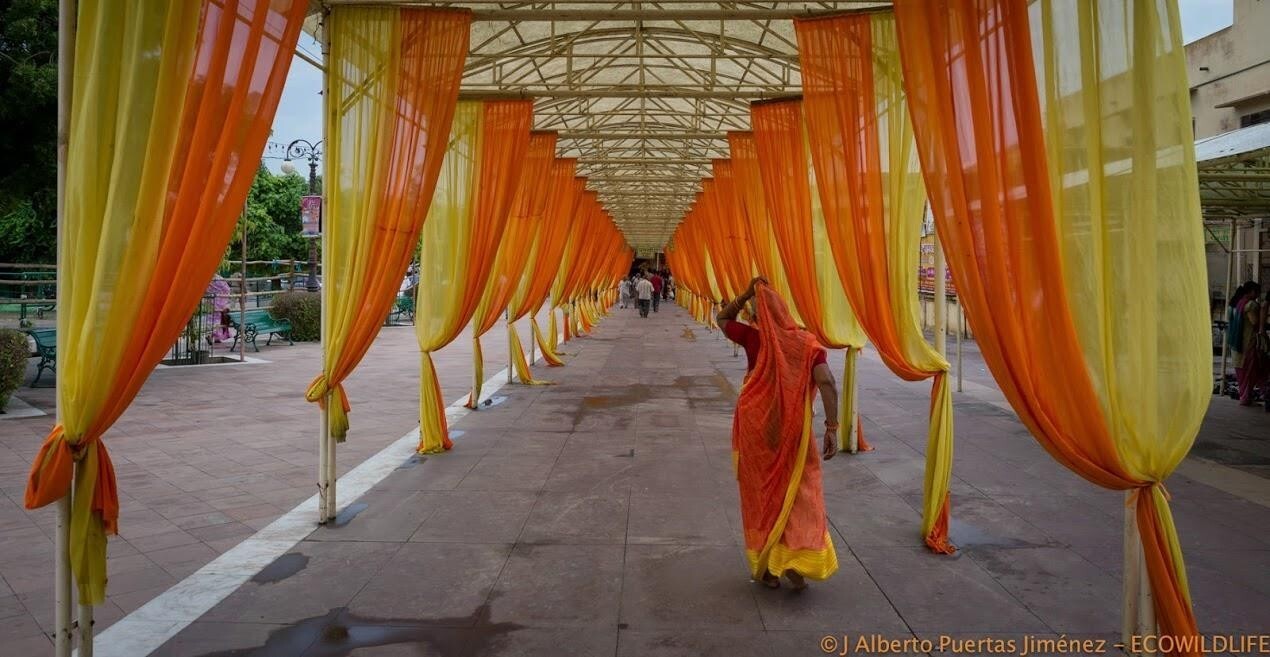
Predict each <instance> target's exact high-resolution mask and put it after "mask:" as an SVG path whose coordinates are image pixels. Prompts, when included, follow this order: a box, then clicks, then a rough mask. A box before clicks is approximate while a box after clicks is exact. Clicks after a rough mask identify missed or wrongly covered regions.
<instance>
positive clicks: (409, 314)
mask: <svg viewBox="0 0 1270 657" xmlns="http://www.w3.org/2000/svg"><path fill="white" fill-rule="evenodd" d="M413 291H414V290H411V292H413ZM414 318H415V299H414V296H413V295H411V294H403V295H401V296H399V297H397V302H396V303H395V304H393V307H392V310H391V311H389V313H388V319H387V320H385V321H384V324H385V325H388V326H392V325H394V324H397V323H399V322H401V320H403V319H404V320H406V321H408V322H413V321H414Z"/></svg>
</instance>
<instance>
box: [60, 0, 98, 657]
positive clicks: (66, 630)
mask: <svg viewBox="0 0 1270 657" xmlns="http://www.w3.org/2000/svg"><path fill="white" fill-rule="evenodd" d="M57 13H58V20H57V264H58V268H59V275H58V276H57V299H58V302H59V303H64V302H65V301H66V296H65V293H66V289H65V285H64V284H63V279H64V277H63V276H61V275H60V274H61V273H62V272H65V271H66V268H65V266H64V265H65V258H64V257H63V256H65V255H66V252H65V251H64V247H65V244H66V240H65V239H64V236H65V233H66V155H67V151H68V149H69V147H70V128H71V93H72V91H73V90H74V72H75V33H76V29H77V23H78V14H79V3H78V1H77V0H60V1H59V2H58V4H57ZM59 323H60V322H59ZM58 385H59V386H60V385H61V384H60V383H58ZM59 411H60V409H55V411H54V414H55V417H58V418H60V416H61V413H60V412H59ZM72 481H73V479H72ZM73 488H74V485H73V484H72V489H73ZM53 579H54V582H53V587H54V588H53V605H54V622H55V627H54V633H53V648H54V654H55V655H56V657H70V654H71V494H70V493H69V492H67V494H66V495H65V496H64V497H63V498H62V499H60V500H58V501H57V534H56V544H55V545H54V550H53ZM89 641H90V642H91V641H92V638H91V637H89Z"/></svg>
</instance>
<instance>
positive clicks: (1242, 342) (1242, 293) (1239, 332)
mask: <svg viewBox="0 0 1270 657" xmlns="http://www.w3.org/2000/svg"><path fill="white" fill-rule="evenodd" d="M1226 319H1227V322H1226V346H1228V347H1229V348H1230V351H1231V355H1232V356H1233V357H1234V364H1235V381H1236V383H1237V384H1238V386H1239V393H1238V394H1239V403H1240V404H1241V405H1243V406H1251V405H1252V404H1253V403H1254V402H1255V401H1257V398H1258V397H1261V398H1266V397H1267V395H1266V394H1265V388H1266V386H1265V383H1266V380H1267V379H1268V378H1270V336H1268V335H1267V332H1266V321H1267V319H1268V317H1267V313H1266V303H1265V302H1264V301H1263V300H1262V298H1261V284H1260V283H1258V282H1256V281H1248V282H1246V283H1244V284H1243V285H1240V286H1239V288H1238V289H1237V290H1235V293H1234V294H1232V295H1231V296H1230V303H1229V310H1228V312H1227V318H1226ZM1265 401H1266V411H1267V412H1270V399H1265Z"/></svg>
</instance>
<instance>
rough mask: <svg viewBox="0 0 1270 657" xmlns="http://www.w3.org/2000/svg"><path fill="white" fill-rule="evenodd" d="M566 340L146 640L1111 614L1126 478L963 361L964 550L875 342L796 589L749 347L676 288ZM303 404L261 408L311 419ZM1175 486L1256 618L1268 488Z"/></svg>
mask: <svg viewBox="0 0 1270 657" xmlns="http://www.w3.org/2000/svg"><path fill="white" fill-rule="evenodd" d="M387 339H389V340H391V339H392V338H391V337H388V338H387ZM379 348H380V347H379V346H378V345H377V347H376V349H379ZM566 351H567V352H570V353H571V357H570V358H569V359H568V363H569V366H568V367H567V368H565V369H563V370H554V371H551V372H549V373H547V374H546V375H545V376H547V377H548V378H554V379H555V380H556V381H557V382H558V385H554V386H541V387H523V386H514V387H511V388H504V389H503V390H502V391H500V392H499V393H498V395H497V398H498V400H499V402H500V403H497V404H495V405H493V406H491V407H489V408H487V409H486V410H482V411H481V412H479V413H475V414H472V415H469V416H467V417H465V418H463V419H462V420H461V421H459V422H458V423H457V424H456V426H455V428H456V429H458V430H460V431H462V432H463V433H462V435H460V436H458V437H456V439H455V442H456V447H455V449H454V451H453V452H451V453H448V454H444V455H438V456H428V457H416V458H409V459H403V460H402V461H400V462H399V466H398V467H396V468H395V469H392V470H391V473H390V474H389V475H388V476H387V477H386V478H384V479H383V480H382V481H381V482H379V483H378V484H377V485H375V486H374V487H373V488H371V489H370V490H369V491H368V492H367V493H366V494H365V495H364V496H362V497H361V498H360V499H359V500H356V501H355V502H354V503H353V504H352V505H351V506H350V507H349V509H348V510H347V511H346V512H345V513H343V514H342V516H341V518H340V520H339V522H337V523H336V525H335V526H333V527H328V528H321V529H317V530H316V531H313V532H312V533H310V534H309V535H308V536H307V537H305V538H304V539H303V540H302V541H300V542H299V543H298V544H296V545H295V546H294V547H293V548H291V549H290V550H288V551H287V552H286V554H284V555H283V556H281V557H280V558H278V559H277V560H275V561H273V562H272V563H271V564H269V565H267V566H266V567H265V568H264V569H262V570H260V571H259V572H258V573H256V575H255V576H254V577H252V578H251V581H249V582H247V583H245V584H244V585H242V586H241V587H239V588H237V590H234V591H233V592H232V593H230V594H229V595H228V597H227V598H225V599H224V600H223V601H222V602H220V603H219V604H216V605H215V606H214V607H212V608H211V609H209V610H208V611H207V612H206V613H203V614H201V616H200V617H199V618H198V620H197V621H195V622H193V623H192V624H190V625H189V626H188V627H185V628H184V629H183V630H182V631H180V632H179V633H178V634H176V635H175V636H174V637H173V638H172V639H171V640H170V641H168V642H167V643H166V644H164V645H163V646H162V647H161V648H159V649H158V650H157V651H156V652H155V654H159V655H182V656H186V655H230V654H233V655H304V656H327V655H376V656H379V655H443V656H446V657H456V656H460V655H518V656H519V655H579V656H590V655H623V656H625V655H639V656H655V655H768V656H776V655H782V656H783V655H823V654H824V652H823V651H822V650H821V644H820V641H821V639H822V637H823V636H825V635H827V634H828V635H837V636H839V637H840V636H841V635H844V634H845V635H848V636H850V637H852V641H854V640H855V639H854V637H856V636H858V635H860V634H861V633H870V634H873V633H876V634H880V635H883V636H885V637H887V638H892V639H904V638H906V637H922V638H932V639H936V638H937V637H938V636H939V635H942V634H948V635H952V636H955V637H957V638H960V639H972V638H980V637H984V636H988V635H990V636H995V637H1002V638H1005V637H1010V636H1014V637H1017V636H1019V635H1020V634H1021V633H1025V632H1026V633H1031V634H1036V635H1042V636H1053V637H1056V636H1058V635H1060V634H1066V635H1067V636H1068V637H1072V636H1080V637H1097V638H1104V639H1107V640H1109V641H1110V642H1114V640H1115V639H1116V635H1117V633H1118V627H1119V599H1120V584H1119V579H1118V578H1119V569H1120V559H1121V556H1120V554H1121V553H1120V541H1121V518H1122V514H1123V501H1122V498H1121V496H1120V495H1118V494H1116V493H1111V492H1106V491H1102V490H1100V489H1096V488H1094V487H1093V486H1091V485H1089V484H1087V483H1086V482H1084V481H1083V480H1081V479H1079V478H1078V477H1076V476H1074V475H1072V474H1070V473H1068V472H1067V471H1066V470H1064V469H1063V468H1061V467H1060V466H1058V465H1057V464H1056V463H1054V462H1053V460H1052V459H1050V458H1049V457H1048V456H1047V455H1046V454H1045V453H1044V452H1043V451H1042V450H1041V449H1040V448H1039V447H1038V446H1037V445H1036V443H1035V441H1034V440H1033V439H1032V438H1031V437H1030V436H1029V435H1028V434H1027V432H1026V431H1025V430H1024V429H1023V427H1022V426H1021V425H1020V424H1019V423H1018V422H1017V421H1016V420H1015V419H1014V418H1013V416H1012V415H1011V414H1010V413H1009V412H1008V411H1007V410H1004V409H1003V408H1002V406H1001V403H1000V395H999V393H997V392H996V391H995V390H994V389H992V388H991V387H989V386H987V385H985V384H984V383H980V382H978V380H976V379H974V378H973V377H968V381H967V392H966V393H963V394H962V395H959V396H958V398H957V399H958V401H957V408H956V415H957V417H956V421H957V447H956V457H955V458H956V461H955V466H954V476H955V479H954V482H953V519H954V520H953V525H952V528H951V534H952V538H953V541H954V542H955V543H957V544H958V545H959V546H960V548H961V551H960V552H959V553H958V555H956V556H953V557H945V556H937V555H933V554H930V553H929V552H927V551H926V550H925V549H924V548H922V547H920V546H919V544H918V538H917V533H918V531H917V528H918V523H919V515H918V511H917V508H918V507H919V504H920V492H921V485H922V483H921V482H922V456H921V452H922V450H923V448H924V442H925V426H926V411H927V404H928V397H927V396H928V387H927V386H926V385H921V384H906V383H903V382H900V381H898V380H896V379H895V378H894V377H893V376H891V375H889V374H888V373H886V371H885V369H884V368H883V366H882V365H881V363H880V361H878V360H877V359H876V358H875V357H871V356H866V358H865V359H864V360H863V362H862V363H861V367H860V379H861V381H862V387H861V392H860V398H861V410H862V413H863V414H864V417H865V431H866V433H867V435H868V438H869V440H870V442H871V443H873V444H874V446H875V447H876V448H877V449H876V451H874V452H870V453H866V454H860V455H855V456H849V455H843V456H840V457H838V458H836V459H834V460H833V461H831V462H829V463H828V464H827V465H826V472H825V480H826V502H827V507H828V510H829V516H830V520H831V522H832V525H833V528H834V532H833V534H834V540H835V541H836V542H837V545H838V552H839V559H840V562H841V570H840V572H839V573H838V575H837V576H835V577H834V578H833V579H831V580H830V581H828V582H825V583H821V584H813V586H812V588H811V589H810V590H809V591H807V592H805V593H803V594H794V593H792V592H790V591H788V590H784V589H782V590H779V591H769V590H766V589H762V588H760V587H758V586H756V585H753V584H751V583H750V582H748V581H747V578H746V575H745V566H744V560H743V556H742V551H741V546H740V545H739V536H740V532H739V527H738V522H739V519H738V511H737V505H738V501H737V493H736V485H735V481H734V479H733V476H732V472H731V466H730V455H729V429H730V424H731V410H732V404H733V400H734V398H735V389H736V387H737V385H738V384H739V381H740V378H741V375H742V373H743V372H742V370H743V367H744V364H743V359H741V358H736V357H734V356H733V355H732V350H731V348H730V347H729V346H728V345H727V344H726V343H724V342H723V341H721V340H720V339H719V337H718V336H717V334H710V333H707V332H705V331H704V330H703V329H702V328H701V327H698V326H695V325H693V324H692V323H691V322H690V321H689V320H688V318H687V316H686V315H685V314H684V313H682V312H681V311H679V309H677V308H674V307H671V308H669V309H668V310H667V309H666V307H663V312H662V313H659V314H657V315H654V316H653V317H652V318H651V319H648V320H641V319H639V318H638V317H636V316H635V314H634V313H632V312H618V313H617V314H615V315H614V316H613V317H610V318H609V319H607V320H605V321H604V322H603V323H602V324H601V325H600V327H599V328H598V329H597V331H596V332H595V334H594V335H593V336H591V337H588V338H582V339H579V340H577V341H575V342H571V343H569V346H568V347H567V348H566ZM389 360H391V359H389ZM836 366H837V365H836V364H835V367H836ZM382 367H383V369H382V370H378V371H376V370H375V369H374V368H371V369H367V368H363V371H364V373H365V374H366V376H367V379H368V381H367V382H368V384H369V379H371V378H376V377H378V378H383V379H391V382H384V381H381V380H378V378H377V379H376V380H377V383H375V384H369V385H368V387H366V388H362V389H358V388H356V387H354V388H352V389H351V390H350V392H351V393H352V394H353V397H354V403H355V404H357V403H358V400H362V403H364V404H366V405H365V406H363V407H362V408H363V409H367V410H369V409H371V408H372V406H371V405H370V403H369V401H370V400H371V399H376V400H377V401H376V403H382V404H383V405H382V406H374V407H373V408H375V409H380V408H382V409H383V412H384V413H390V412H391V411H389V410H388V407H389V406H392V405H404V406H407V407H409V406H410V403H411V401H410V400H411V399H413V392H412V391H413V383H414V380H413V379H411V378H408V377H407V374H408V373H404V372H402V371H401V370H400V365H399V364H394V363H383V364H382ZM159 376H161V375H159ZM156 378H157V377H156ZM371 385H377V386H379V387H370V386H371ZM394 386H396V392H395V393H394V392H393V390H394ZM147 390H149V388H147ZM190 392H191V393H192V392H193V391H190ZM380 392H382V393H383V394H384V395H386V396H384V397H377V396H376V395H377V394H378V393H380ZM394 394H395V395H396V396H395V397H394ZM447 396H448V397H450V398H454V397H456V395H454V394H451V393H450V392H448V391H447ZM305 410H308V409H307V408H306V407H304V406H300V411H299V412H298V413H297V414H298V415H300V417H296V418H290V419H286V418H276V422H277V425H276V426H278V428H279V429H282V430H285V431H295V432H300V433H304V432H306V431H307V430H308V426H307V425H308V424H309V423H310V420H309V418H310V417H311V415H302V413H303V411H305ZM378 412H379V411H369V412H362V413H358V411H357V410H355V411H354V413H355V414H354V416H353V421H354V423H355V426H358V425H357V424H356V423H358V422H359V421H362V422H367V423H376V424H382V425H384V426H380V427H378V430H381V431H383V432H386V433H387V434H388V435H387V436H385V439H390V438H395V437H396V436H398V435H400V434H401V433H404V428H408V427H403V426H401V425H396V424H391V423H390V421H389V419H387V418H386V417H379V416H378ZM1258 419H1259V417H1258ZM407 424H408V423H407ZM284 427H285V429H283V428H284ZM279 429H273V428H271V429H270V430H269V431H263V432H260V433H258V434H257V433H252V434H246V436H255V438H254V440H262V441H264V440H270V439H273V438H274V437H275V435H276V434H277V431H278V430H279ZM205 430H206V431H209V432H210V433H209V435H208V436H207V440H208V443H209V444H208V445H207V447H206V449H207V452H208V453H207V458H208V459H211V457H213V456H215V455H218V454H231V452H232V450H227V449H225V445H224V444H223V443H220V442H218V441H219V440H223V439H224V434H225V431H224V430H223V429H220V428H213V427H208V428H207V429H205ZM367 430H368V431H369V428H368V429H367ZM232 433H233V434H237V433H239V432H238V431H232ZM306 435H307V434H306ZM218 436H219V438H218ZM238 440H239V441H250V440H253V438H251V437H242V438H239V439H238ZM248 446H250V445H248ZM279 447H281V446H279ZM367 449H368V450H369V447H367ZM257 451H258V452H260V453H261V454H267V455H269V456H272V457H275V458H277V457H276V456H275V455H274V454H271V453H269V452H267V451H265V450H264V449H258V450H257ZM281 451H284V452H285V451H288V450H285V449H282V450H281ZM188 456H189V455H185V454H177V455H173V457H174V458H176V459H177V460H178V461H180V460H188V458H186V457H188ZM233 457H234V459H235V460H238V459H239V458H240V455H233ZM241 460H243V461H247V462H248V464H251V463H254V462H255V460H254V459H253V458H245V459H241ZM352 461H354V459H353V458H351V457H349V456H345V457H344V462H345V463H351V462H352ZM306 465H308V464H306ZM1209 466H1211V464H1209ZM1209 466H1206V467H1209ZM225 467H226V468H227V471H240V470H237V469H236V468H233V467H230V466H229V464H225ZM1211 468H1217V469H1216V470H1212V469H1211ZM1202 472H1203V473H1204V474H1205V475H1206V476H1207V474H1211V473H1212V472H1217V473H1219V474H1221V473H1228V472H1236V471H1234V470H1230V469H1229V468H1226V469H1222V466H1211V467H1210V469H1208V470H1202ZM306 473H307V470H306ZM191 474H192V473H191ZM306 476H311V475H306ZM1249 476H1251V475H1249ZM1254 480H1255V481H1256V482H1260V483H1259V484H1255V485H1253V486H1251V487H1246V488H1250V489H1251V491H1252V493H1253V494H1254V495H1264V494H1265V493H1266V492H1267V487H1268V485H1267V484H1266V481H1265V480H1262V479H1258V478H1255V477H1254ZM307 482H308V480H307V479H306V483H307ZM1216 483H1220V482H1216ZM1245 483H1247V482H1245ZM144 485H146V482H145V481H143V480H134V481H129V482H126V483H125V484H124V489H125V491H129V494H130V495H136V494H137V493H136V488H137V487H141V486H144ZM1226 487H1227V488H1230V487H1229V486H1226ZM1170 490H1171V491H1172V493H1173V496H1174V510H1175V514H1176V520H1177V523H1178V527H1179V531H1180V533H1181V536H1182V542H1183V546H1184V549H1185V550H1186V554H1187V559H1188V562H1187V563H1188V566H1189V571H1190V578H1191V590H1192V592H1193V596H1194V598H1195V601H1196V610H1197V613H1198V615H1199V621H1200V626H1201V628H1203V629H1204V630H1205V631H1206V632H1211V633H1239V632H1252V631H1261V632H1264V631H1265V630H1266V626H1265V611H1266V610H1267V609H1270V508H1267V507H1265V506H1262V505H1261V504H1257V503H1254V502H1251V501H1248V500H1246V499H1243V498H1241V497H1239V496H1237V495H1235V494H1232V493H1230V492H1227V491H1226V490H1222V489H1219V488H1214V487H1211V486H1208V485H1205V484H1203V483H1200V482H1199V481H1197V480H1195V479H1192V478H1191V477H1188V476H1184V475H1178V476H1175V477H1174V478H1173V479H1172V480H1170ZM6 492H8V491H6ZM11 494H12V493H11ZM184 497H185V498H186V499H188V496H184ZM208 498H209V500H217V499H221V497H220V496H217V495H212V494H209V495H208ZM349 501H350V502H351V500H349ZM209 504H210V502H209ZM211 512H213V513H214V512H215V511H211ZM127 520H128V519H127V518H125V521H127ZM248 526H250V525H248ZM125 532H127V526H126V525H125ZM6 536H8V532H6ZM128 541H129V543H131V539H128ZM45 558H46V557H45ZM118 558H126V557H123V556H121V557H118ZM0 563H2V562H0ZM44 564H45V562H44V561H39V562H38V563H34V562H33V563H31V564H30V567H31V571H32V573H35V574H34V575H33V577H35V576H40V577H42V576H43V575H40V573H41V572H43V568H45V567H46V566H45V565H44ZM115 578H116V575H115V574H114V572H113V571H112V586H114V585H115V584H116V579H115ZM6 579H7V577H6ZM971 652H972V653H973V652H974V651H971ZM901 654H905V653H903V652H902V653H901Z"/></svg>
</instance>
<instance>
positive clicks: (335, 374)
mask: <svg viewBox="0 0 1270 657" xmlns="http://www.w3.org/2000/svg"><path fill="white" fill-rule="evenodd" d="M384 12H400V18H399V22H398V23H397V24H396V25H395V26H394V27H391V28H389V29H388V31H389V32H395V33H396V34H394V35H393V36H395V37H396V38H393V39H392V42H393V43H392V45H394V46H396V50H395V52H391V53H388V57H390V58H391V59H390V62H389V64H388V66H387V67H386V71H385V69H381V68H374V69H372V70H367V69H366V68H365V66H366V65H367V64H368V63H369V64H374V65H379V64H382V62H381V61H379V60H378V58H370V57H363V56H360V55H359V53H356V52H349V51H356V50H358V49H360V48H361V47H362V46H361V45H360V44H358V43H357V42H356V41H357V39H358V38H359V37H360V38H377V37H383V36H385V35H384V34H383V31H384V28H385V26H387V25H392V23H391V22H385V21H382V20H380V18H381V16H380V15H381V14H383V13H384ZM329 20H330V21H331V23H332V24H331V29H332V40H333V41H335V40H337V39H338V42H336V43H333V45H332V57H331V66H332V67H333V71H332V74H333V75H335V76H336V77H337V80H336V81H335V82H333V83H332V85H331V90H332V92H333V94H334V95H335V98H334V99H333V100H334V102H331V103H330V104H329V105H328V110H329V111H330V116H329V117H328V121H330V127H329V129H328V139H327V153H328V155H329V156H330V157H328V158H327V161H328V162H329V163H330V167H329V173H328V176H327V181H326V182H327V199H328V208H327V217H328V219H327V221H326V233H327V239H326V242H327V250H328V252H330V253H329V254H328V257H327V258H326V262H327V265H328V267H327V268H326V283H327V284H326V285H325V299H324V304H325V305H326V306H327V311H326V321H325V323H324V325H323V328H324V329H325V334H324V335H323V336H322V344H323V345H324V346H325V348H326V352H325V354H326V355H325V361H326V362H325V363H324V366H323V372H322V373H321V374H319V375H318V376H317V378H315V379H314V380H313V382H312V383H310V384H309V388H308V390H307V391H306V392H305V398H306V399H307V400H309V401H310V402H317V403H318V404H319V405H320V406H321V407H322V408H323V409H327V410H328V411H329V413H330V416H329V417H330V431H331V435H332V436H333V437H334V438H335V439H336V441H339V442H343V441H344V439H345V437H346V436H347V435H348V427H349V424H348V410H349V402H348V396H347V394H346V393H345V392H344V385H343V382H344V379H346V378H347V377H348V375H349V374H352V372H353V370H354V369H355V368H356V367H357V364H358V363H360V362H361V360H362V358H363V357H364V356H365V355H366V351H367V350H368V349H370V345H371V343H373V342H374V341H375V336H377V335H379V329H380V327H381V326H383V324H384V318H385V317H387V316H388V311H389V310H390V309H391V308H392V305H393V304H394V303H395V302H396V299H397V294H398V292H399V291H400V287H401V279H402V277H403V276H404V275H405V273H406V268H407V267H409V266H410V261H411V259H412V258H413V257H414V254H415V248H416V246H417V245H418V243H419V231H420V230H421V229H422V227H423V222H424V220H425V219H426V218H427V212H426V208H427V207H428V204H429V203H430V202H431V200H432V192H433V189H434V188H435V186H436V182H437V176H438V175H439V173H440V171H441V161H442V159H443V158H444V156H445V151H446V149H445V146H446V142H447V141H448V139H449V135H450V126H451V122H452V121H453V117H454V107H455V103H456V102H457V100H458V93H459V81H460V79H461V78H462V77H463V62H464V59H465V58H466V57H467V49H468V34H469V32H470V25H471V22H472V16H471V13H470V12H468V11H465V10H459V11H455V10H435V9H379V8H370V9H367V8H353V7H338V8H336V9H335V10H334V11H333V12H332V15H331V16H330V18H329ZM345 20H346V21H347V26H346V25H345V24H343V23H341V24H339V25H336V22H337V21H345ZM346 52H347V53H349V54H348V55H344V54H343V53H346ZM376 77H378V78H380V79H379V81H378V82H377V83H375V84H376V85H377V86H376V87H375V88H373V89H372V88H368V87H367V86H365V85H368V84H371V83H369V82H366V83H364V82H363V80H365V79H367V78H376ZM381 87H382V88H381ZM386 94H392V96H391V97H388V98H385V97H383V96H384V95H386ZM367 95H369V96H370V97H369V98H367V97H366V96H367ZM358 96H362V97H361V98H359V97H358ZM368 162H371V163H373V164H374V166H366V164H367V163H368ZM367 223H370V224H373V228H370V227H368V226H366V224H367ZM368 228H369V229H368ZM328 400H330V401H331V402H332V403H331V404H330V406H329V408H328V403H327V402H328Z"/></svg>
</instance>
